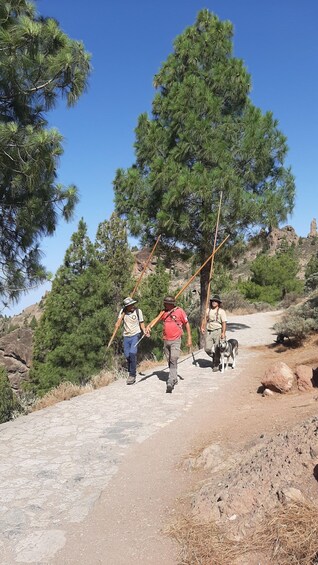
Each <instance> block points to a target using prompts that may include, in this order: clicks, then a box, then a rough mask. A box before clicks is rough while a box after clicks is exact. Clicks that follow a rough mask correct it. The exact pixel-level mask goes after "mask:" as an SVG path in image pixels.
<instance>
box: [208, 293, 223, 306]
mask: <svg viewBox="0 0 318 565" xmlns="http://www.w3.org/2000/svg"><path fill="white" fill-rule="evenodd" d="M210 302H218V303H219V304H221V303H222V299H221V297H220V296H219V295H218V294H214V295H213V296H211V298H210Z"/></svg>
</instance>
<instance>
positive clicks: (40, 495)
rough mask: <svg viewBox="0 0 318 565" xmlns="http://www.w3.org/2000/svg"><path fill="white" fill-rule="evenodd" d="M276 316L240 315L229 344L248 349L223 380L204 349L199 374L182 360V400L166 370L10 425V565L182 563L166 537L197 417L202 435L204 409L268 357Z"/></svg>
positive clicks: (3, 528) (5, 443)
mask: <svg viewBox="0 0 318 565" xmlns="http://www.w3.org/2000/svg"><path fill="white" fill-rule="evenodd" d="M277 316H278V313H276V312H270V313H258V314H252V315H245V316H231V317H230V319H229V322H230V324H229V331H228V338H229V337H233V336H234V335H235V338H237V339H238V341H239V343H240V351H239V358H238V364H237V368H236V369H235V371H231V370H229V371H226V372H225V373H224V374H223V375H221V374H220V373H212V371H211V366H210V362H209V358H208V357H207V356H206V354H205V353H204V352H202V351H199V352H197V353H195V359H196V366H194V364H193V359H192V356H187V357H185V358H183V359H182V360H181V362H180V364H179V370H178V373H179V375H180V376H181V378H182V380H180V382H179V385H178V386H177V387H176V388H175V390H174V392H173V394H172V395H167V394H165V382H164V379H165V378H166V376H167V371H166V369H165V367H164V366H162V367H158V369H156V370H155V371H151V372H148V373H147V374H145V375H144V376H141V377H140V378H139V379H138V381H137V383H136V385H134V386H131V387H127V385H126V383H125V381H124V380H120V381H116V382H115V383H113V384H111V385H110V386H108V387H105V388H102V389H99V390H96V391H94V392H92V393H89V394H86V395H83V396H79V397H76V398H73V399H71V400H69V401H65V402H62V403H59V404H57V405H55V406H53V407H51V408H46V409H44V410H41V411H39V412H36V413H33V414H30V415H28V416H25V417H20V418H18V419H17V420H15V421H13V422H8V423H6V424H2V425H1V426H0V505H1V518H0V532H1V533H0V562H1V563H3V564H5V565H11V564H12V565H13V564H15V563H33V564H34V563H36V564H38V565H40V564H41V565H44V564H52V565H53V564H55V563H56V564H61V563H63V565H66V564H67V563H68V564H74V565H75V563H76V564H78V565H81V564H83V565H84V564H85V565H97V564H100V563H102V564H107V565H109V564H111V565H112V564H114V565H121V564H122V565H134V564H135V563H136V564H137V563H139V564H140V563H143V564H149V565H150V564H153V565H155V564H158V565H159V564H162V563H165V564H166V565H168V564H174V563H176V549H177V548H176V547H175V545H174V544H173V542H172V541H170V540H168V539H167V538H165V537H164V536H163V535H162V533H161V530H162V528H163V527H164V525H165V520H166V519H167V513H168V511H169V512H170V513H171V512H173V508H171V501H172V500H173V497H174V496H175V495H176V494H177V495H178V494H181V493H182V489H183V486H184V480H185V479H184V477H183V474H182V472H178V471H176V467H177V465H178V463H179V461H180V457H182V456H184V455H185V454H186V453H187V452H189V451H188V450H189V449H191V448H194V447H195V437H197V433H196V429H194V425H193V422H192V421H191V418H192V414H193V415H194V414H195V413H196V418H195V419H194V420H193V421H195V428H196V427H198V426H200V413H202V414H203V413H204V409H203V406H205V409H206V410H207V409H208V406H212V405H213V399H214V398H216V392H217V391H218V390H219V389H221V388H224V387H229V383H230V382H231V381H232V380H233V379H236V378H237V377H239V376H240V375H241V374H243V372H244V367H246V365H247V364H248V363H250V362H251V359H252V357H253V356H254V355H257V352H252V351H251V350H250V349H249V346H250V345H251V344H254V345H263V344H267V343H271V342H272V341H273V330H272V326H273V323H274V322H275V321H276V319H277ZM240 324H242V325H243V326H244V327H242V328H241V329H237V328H238V327H239V326H238V325H240ZM235 328H236V329H235ZM231 330H232V331H231ZM130 471H131V472H130ZM162 481H163V482H162ZM125 497H126V498H125ZM127 497H129V498H128V501H127ZM154 547H156V548H157V549H156V552H155V553H153V551H152V550H153V548H154Z"/></svg>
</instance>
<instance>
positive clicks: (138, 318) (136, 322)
mask: <svg viewBox="0 0 318 565" xmlns="http://www.w3.org/2000/svg"><path fill="white" fill-rule="evenodd" d="M136 303H137V300H134V299H133V298H131V297H130V296H127V298H125V300H124V302H123V307H122V309H121V311H120V313H119V316H118V318H120V317H121V316H122V314H124V333H123V336H124V355H125V357H126V361H127V370H128V377H127V381H126V382H127V384H128V385H133V384H134V383H135V382H136V374H137V342H138V340H139V338H140V336H141V333H142V332H143V333H144V334H145V335H147V336H148V335H149V333H148V332H147V331H146V328H145V323H144V318H143V314H142V311H141V310H140V308H136V306H135V304H136Z"/></svg>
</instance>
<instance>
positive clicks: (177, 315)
mask: <svg viewBox="0 0 318 565" xmlns="http://www.w3.org/2000/svg"><path fill="white" fill-rule="evenodd" d="M163 306H164V310H165V311H164V314H162V316H161V321H162V322H163V350H164V354H165V356H166V358H167V363H168V366H169V377H168V380H167V390H166V392H172V391H173V388H174V386H175V385H176V384H178V373H177V366H178V358H179V355H180V347H181V336H182V334H183V326H184V327H185V329H186V331H187V334H188V341H187V346H188V347H191V346H192V337H191V329H190V324H189V322H188V318H187V315H186V313H185V311H184V310H182V308H179V306H176V301H175V299H174V298H173V297H172V296H166V298H165V299H164V301H163Z"/></svg>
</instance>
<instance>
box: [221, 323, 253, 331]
mask: <svg viewBox="0 0 318 565" xmlns="http://www.w3.org/2000/svg"><path fill="white" fill-rule="evenodd" d="M250 327H251V326H247V325H246V324H239V323H237V322H228V323H227V324H226V331H229V332H236V331H237V330H246V328H250Z"/></svg>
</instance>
